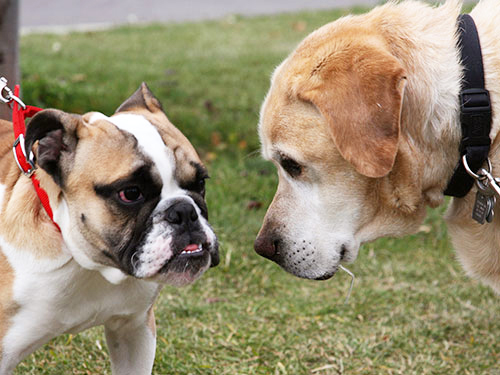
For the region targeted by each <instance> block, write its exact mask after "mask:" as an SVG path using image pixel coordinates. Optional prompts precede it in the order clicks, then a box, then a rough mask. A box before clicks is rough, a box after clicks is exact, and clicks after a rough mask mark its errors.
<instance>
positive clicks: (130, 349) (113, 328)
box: [105, 307, 156, 375]
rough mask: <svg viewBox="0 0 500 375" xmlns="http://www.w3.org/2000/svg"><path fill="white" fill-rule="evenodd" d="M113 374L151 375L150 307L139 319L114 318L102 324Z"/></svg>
mask: <svg viewBox="0 0 500 375" xmlns="http://www.w3.org/2000/svg"><path fill="white" fill-rule="evenodd" d="M105 332H106V342H107V344H108V349H109V353H110V356H111V369H112V372H113V375H150V374H151V371H152V369H153V363H154V359H155V350H156V326H155V318H154V313H153V307H151V308H150V310H149V311H148V312H147V313H144V314H141V316H136V315H134V316H132V317H116V318H114V319H111V320H110V321H109V322H108V323H106V324H105Z"/></svg>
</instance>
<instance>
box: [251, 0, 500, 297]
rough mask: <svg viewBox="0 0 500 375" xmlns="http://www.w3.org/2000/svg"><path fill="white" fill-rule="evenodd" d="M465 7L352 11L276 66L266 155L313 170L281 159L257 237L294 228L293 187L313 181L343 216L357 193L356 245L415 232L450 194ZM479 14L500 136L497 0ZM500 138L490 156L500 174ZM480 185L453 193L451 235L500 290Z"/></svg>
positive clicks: (465, 260) (264, 122) (498, 261)
mask: <svg viewBox="0 0 500 375" xmlns="http://www.w3.org/2000/svg"><path fill="white" fill-rule="evenodd" d="M460 8H461V2H460V1H458V0H450V1H448V2H447V3H446V4H444V5H442V6H440V7H431V6H429V5H426V4H424V3H420V2H417V1H403V2H401V3H399V4H396V3H392V2H390V3H388V4H386V5H384V6H381V7H377V8H375V9H374V10H372V11H371V12H369V13H367V14H365V15H361V16H348V17H344V18H341V19H339V20H337V21H335V22H332V23H330V24H328V25H325V26H323V27H322V28H320V29H318V30H316V31H315V32H313V33H312V34H310V35H309V36H308V37H307V38H306V39H305V40H304V41H303V42H302V43H301V44H300V45H299V46H298V47H297V49H296V50H295V51H294V52H293V53H292V54H291V55H290V56H289V57H288V58H287V59H286V60H285V61H284V62H283V63H282V64H281V65H280V66H279V67H278V68H277V70H276V72H275V73H274V75H273V79H272V84H271V88H270V90H269V93H268V95H267V97H266V100H265V102H264V104H263V107H262V111H261V122H260V126H259V132H260V137H261V141H262V149H263V154H264V156H265V157H266V158H268V159H270V160H272V161H274V162H276V163H277V164H279V163H280V161H279V160H280V159H279V156H280V155H282V154H286V155H287V157H291V158H293V159H294V160H296V161H297V162H298V163H300V164H301V165H303V166H304V172H303V173H302V174H301V176H299V177H297V178H294V179H293V178H290V177H287V176H286V173H284V172H283V171H281V169H280V172H279V174H280V184H279V187H278V192H277V195H276V197H275V200H274V201H273V203H272V204H271V206H270V208H269V210H268V212H267V214H266V218H265V220H264V224H263V226H262V229H261V232H260V234H259V238H263V237H266V236H267V237H272V236H275V235H276V233H283V236H284V237H283V238H286V237H287V236H288V234H287V230H286V229H284V228H285V225H286V224H293V223H295V221H297V220H298V218H295V217H293V215H292V212H295V211H294V208H293V204H292V203H291V201H290V200H291V199H292V198H291V193H290V192H291V191H298V190H297V189H306V187H304V186H314V189H315V190H314V191H316V192H319V193H318V194H319V196H321V197H322V198H321V200H322V202H321V205H320V207H327V209H328V207H330V212H331V215H329V216H328V215H326V214H321V215H323V216H325V217H328V218H329V219H331V218H333V216H334V211H337V212H338V215H340V217H342V210H345V209H347V208H346V206H347V204H344V206H342V204H341V202H342V201H343V200H345V201H346V202H354V203H353V204H355V205H356V207H355V208H352V207H348V208H349V209H350V210H351V211H350V212H351V216H352V215H355V216H356V217H355V218H350V217H345V215H344V218H345V219H346V220H352V224H351V229H350V230H352V231H353V234H352V235H353V236H354V237H355V239H356V241H358V242H359V243H363V242H367V241H371V240H373V239H375V238H378V237H381V236H386V235H403V234H406V233H409V232H412V231H413V230H415V229H416V228H418V226H419V223H420V222H421V220H422V219H423V217H424V216H425V206H426V205H429V206H431V207H435V206H437V205H439V204H441V203H442V202H443V191H444V189H445V187H446V185H447V182H448V180H449V178H450V176H451V174H452V172H453V170H454V167H455V165H456V163H457V162H458V159H459V154H458V145H459V142H460V125H459V116H458V93H459V90H460V80H461V77H462V73H461V66H460V62H459V52H458V50H457V48H456V31H457V30H456V19H457V17H458V14H459V11H460ZM471 14H472V16H473V18H474V20H475V22H476V25H477V28H478V31H479V35H480V39H481V44H482V51H483V59H484V67H485V71H486V86H487V89H488V90H489V91H490V94H491V98H492V104H493V113H494V118H493V125H492V132H491V137H492V139H495V137H496V135H497V134H498V131H499V129H500V120H499V117H498V113H499V112H500V52H499V51H500V31H499V27H498V22H496V21H495V20H498V17H500V7H499V6H498V2H497V1H495V0H482V1H481V2H480V3H479V4H478V5H477V6H476V8H475V9H474V11H473V12H472V13H471ZM498 143H500V141H498V140H497V141H496V144H495V147H493V148H492V151H491V155H490V157H491V159H492V162H493V166H494V167H493V171H494V174H495V175H496V176H500V152H499V149H498V147H499V146H498ZM313 172H314V173H313ZM304 184H305V185H304ZM292 186H296V187H294V188H292ZM474 194H475V190H473V191H472V192H471V193H469V195H468V196H467V197H466V198H465V199H454V200H453V203H452V204H451V207H450V210H449V213H448V215H447V218H448V222H449V224H450V233H451V235H452V238H453V243H454V245H455V248H456V250H457V253H458V255H459V258H460V260H461V262H462V264H463V265H464V267H465V268H466V269H467V270H468V272H469V273H470V274H471V275H474V276H477V277H479V278H481V279H482V280H483V281H485V282H486V283H488V284H489V285H491V286H492V287H493V288H494V289H495V290H496V291H497V292H500V248H499V245H498V244H499V243H500V230H499V229H498V228H499V226H500V218H499V215H497V217H496V219H495V221H494V223H492V224H486V225H483V226H481V225H478V224H475V223H473V221H472V220H471V218H470V216H471V210H472V208H471V207H472V201H473V196H474ZM294 199H297V197H296V196H295V197H294ZM497 211H499V212H500V207H497ZM318 215H319V214H318ZM302 219H303V218H302ZM336 220H341V219H336ZM341 222H342V221H338V223H341ZM332 225H333V226H335V225H336V222H332ZM333 240H334V239H333ZM353 241H354V240H353ZM334 242H335V241H334ZM282 250H284V251H286V249H282ZM351 253H356V251H355V250H352V251H351ZM354 257H355V255H351V257H350V258H348V260H352V259H353V258H354ZM285 268H286V267H285Z"/></svg>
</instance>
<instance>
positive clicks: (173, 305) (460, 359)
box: [15, 3, 500, 375]
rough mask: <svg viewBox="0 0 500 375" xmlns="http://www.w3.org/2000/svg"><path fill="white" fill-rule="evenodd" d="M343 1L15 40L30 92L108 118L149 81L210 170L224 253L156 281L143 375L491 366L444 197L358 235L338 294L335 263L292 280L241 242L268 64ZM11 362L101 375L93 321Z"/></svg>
mask: <svg viewBox="0 0 500 375" xmlns="http://www.w3.org/2000/svg"><path fill="white" fill-rule="evenodd" d="M332 4H333V3H332ZM357 11H360V10H359V9H358V10H357ZM346 13H348V11H343V10H332V11H322V12H307V13H295V14H287V15H279V16H272V17H255V18H242V17H238V16H232V17H228V18H225V19H223V20H220V21H211V22H200V23H182V24H170V25H151V26H133V27H132V26H130V27H120V28H117V29H113V30H110V31H104V32H90V33H74V34H69V35H29V36H25V37H23V38H22V41H21V68H22V83H23V99H24V101H25V102H26V103H27V104H31V105H38V106H42V107H44V108H45V107H57V108H60V109H64V110H66V111H72V112H77V113H84V112H86V111H89V110H97V111H101V112H103V113H105V114H108V115H111V114H112V113H113V111H114V110H115V109H116V108H117V106H118V105H119V104H120V103H121V102H122V101H123V100H124V99H126V98H127V97H128V96H129V95H130V94H131V93H132V92H133V91H135V89H136V88H137V87H138V86H139V84H140V83H141V82H142V81H146V82H147V83H148V84H149V86H150V88H151V90H152V91H153V92H154V93H155V94H156V96H157V97H158V98H159V99H160V100H161V102H162V103H163V105H164V108H165V110H166V112H167V114H168V116H169V118H170V119H171V121H172V122H173V123H174V124H176V125H177V126H178V127H179V128H180V129H181V130H182V131H183V132H184V133H185V134H186V135H187V136H188V138H189V139H191V141H192V143H193V144H194V146H195V147H196V148H197V149H198V150H199V152H200V155H201V156H202V158H203V159H204V161H205V162H206V164H207V167H208V169H209V172H210V175H211V179H210V180H209V182H208V184H207V190H208V192H207V200H208V206H209V211H210V219H211V223H212V224H213V226H214V228H215V229H216V232H217V233H218V236H219V239H220V243H221V264H220V265H219V266H218V267H217V268H214V269H210V270H209V271H208V272H207V273H206V274H205V275H204V276H203V277H202V278H201V279H200V280H199V281H198V282H196V283H195V284H194V285H192V286H189V287H185V288H181V289H176V288H173V287H165V288H164V290H163V292H162V293H161V295H160V298H159V299H158V301H157V303H156V309H155V311H156V318H157V326H158V345H157V352H156V361H155V367H154V374H162V375H163V374H175V375H195V374H200V375H206V374H217V375H222V374H229V375H256V374H262V375H285V374H288V375H306V374H307V375H333V374H366V375H378V374H405V375H408V374H418V375H425V374H444V375H451V374H460V375H463V374H465V375H472V374H474V375H499V374H500V364H499V363H500V343H499V341H500V340H499V336H500V318H499V317H500V303H499V301H500V300H499V298H498V297H497V296H495V295H494V294H493V292H492V291H490V290H489V289H488V288H485V287H483V286H482V285H480V284H479V283H478V282H476V281H474V280H471V279H469V278H467V277H466V276H464V273H463V271H462V270H461V268H460V266H459V265H458V263H457V261H456V259H455V255H454V253H453V250H452V248H451V245H450V242H449V240H448V237H447V232H446V228H445V225H444V222H443V221H442V219H441V214H442V212H443V211H444V208H440V209H437V210H430V211H429V215H428V218H427V219H426V221H425V223H424V224H423V225H422V227H421V229H420V231H419V233H417V234H415V235H412V236H407V237H405V238H402V239H382V240H379V241H377V242H375V243H373V244H369V245H365V246H364V247H363V248H362V249H361V252H360V256H359V258H358V260H357V261H356V263H355V264H353V265H350V269H351V270H352V271H353V272H354V273H355V275H356V284H355V287H354V290H353V292H352V296H351V299H350V301H349V303H348V304H345V303H344V299H345V296H346V294H347V291H348V287H349V283H350V278H349V277H348V275H346V274H341V273H339V274H338V275H336V276H335V277H334V278H332V279H331V280H328V281H323V282H318V281H307V280H301V279H298V278H295V277H293V276H291V275H289V274H287V273H285V272H284V271H282V270H281V269H280V268H279V267H278V266H277V265H275V264H274V263H271V262H269V261H267V260H265V259H263V258H261V257H259V256H258V255H256V254H255V253H254V251H253V240H254V239H255V236H256V234H257V232H258V229H259V226H260V223H261V221H262V219H263V217H264V214H265V209H266V207H267V206H268V205H269V203H270V202H271V199H272V196H273V194H274V191H275V189H276V183H277V178H276V175H275V174H276V173H275V169H274V167H273V166H272V165H271V164H269V163H267V162H265V161H263V160H262V159H261V157H260V154H259V151H258V148H259V141H258V137H257V134H256V125H257V122H258V113H259V107H260V104H261V102H262V100H263V97H264V95H265V93H266V91H267V89H268V86H269V77H270V74H271V72H272V71H273V69H274V67H275V66H276V65H277V64H278V63H279V62H280V61H281V60H282V59H283V58H284V57H285V56H286V55H287V54H288V53H289V52H290V51H291V50H292V49H293V48H294V47H295V46H296V45H297V43H298V42H299V41H300V40H301V39H302V38H303V37H304V36H305V35H307V34H308V33H309V32H311V31H312V30H314V29H315V28H317V27H319V26H320V25H322V24H324V23H327V22H329V21H331V20H334V19H336V18H338V17H339V16H341V15H343V14H346ZM15 374H17V375H21V374H23V375H25V374H37V375H38V374H57V375H59V374H110V367H109V358H108V354H107V349H106V344H105V340H104V336H103V330H102V328H95V329H92V330H89V331H86V332H83V333H81V334H79V335H75V336H73V335H65V336H62V337H59V338H57V339H54V340H53V341H51V342H50V343H49V344H47V345H46V346H44V347H43V348H41V349H39V350H38V351H37V352H35V353H34V354H33V355H31V356H30V357H28V358H27V359H26V360H24V361H23V362H22V363H21V364H20V365H19V366H18V368H17V370H16V372H15Z"/></svg>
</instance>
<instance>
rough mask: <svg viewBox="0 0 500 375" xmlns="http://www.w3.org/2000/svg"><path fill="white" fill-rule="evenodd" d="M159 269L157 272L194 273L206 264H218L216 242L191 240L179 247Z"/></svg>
mask: <svg viewBox="0 0 500 375" xmlns="http://www.w3.org/2000/svg"><path fill="white" fill-rule="evenodd" d="M174 254H175V255H174V256H173V257H172V258H170V259H169V260H168V261H167V262H166V263H165V264H164V265H163V267H162V268H161V269H160V270H159V272H158V273H159V274H162V273H167V272H174V273H191V274H195V273H197V272H199V271H200V270H201V269H204V268H206V267H207V266H210V267H215V266H217V265H218V264H219V254H218V244H217V243H213V244H212V243H209V242H193V243H190V244H189V245H186V246H183V247H179V250H177V251H175V252H174Z"/></svg>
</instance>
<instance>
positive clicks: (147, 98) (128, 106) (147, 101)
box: [115, 82, 163, 113]
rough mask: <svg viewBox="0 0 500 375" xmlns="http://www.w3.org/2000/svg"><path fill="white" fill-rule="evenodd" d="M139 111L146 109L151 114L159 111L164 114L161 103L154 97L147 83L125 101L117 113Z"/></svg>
mask: <svg viewBox="0 0 500 375" xmlns="http://www.w3.org/2000/svg"><path fill="white" fill-rule="evenodd" d="M138 109H146V110H148V111H149V112H152V113H155V112H158V111H161V112H163V108H162V106H161V103H160V101H159V100H158V99H156V97H155V96H154V95H153V93H152V92H151V90H150V89H149V87H148V85H146V83H144V82H143V83H142V84H141V86H140V87H139V88H138V89H137V90H136V92H134V93H133V94H132V96H130V98H128V99H127V100H125V101H124V102H123V103H122V104H121V105H120V106H119V107H118V109H117V110H116V112H115V113H118V112H125V111H133V110H138Z"/></svg>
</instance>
